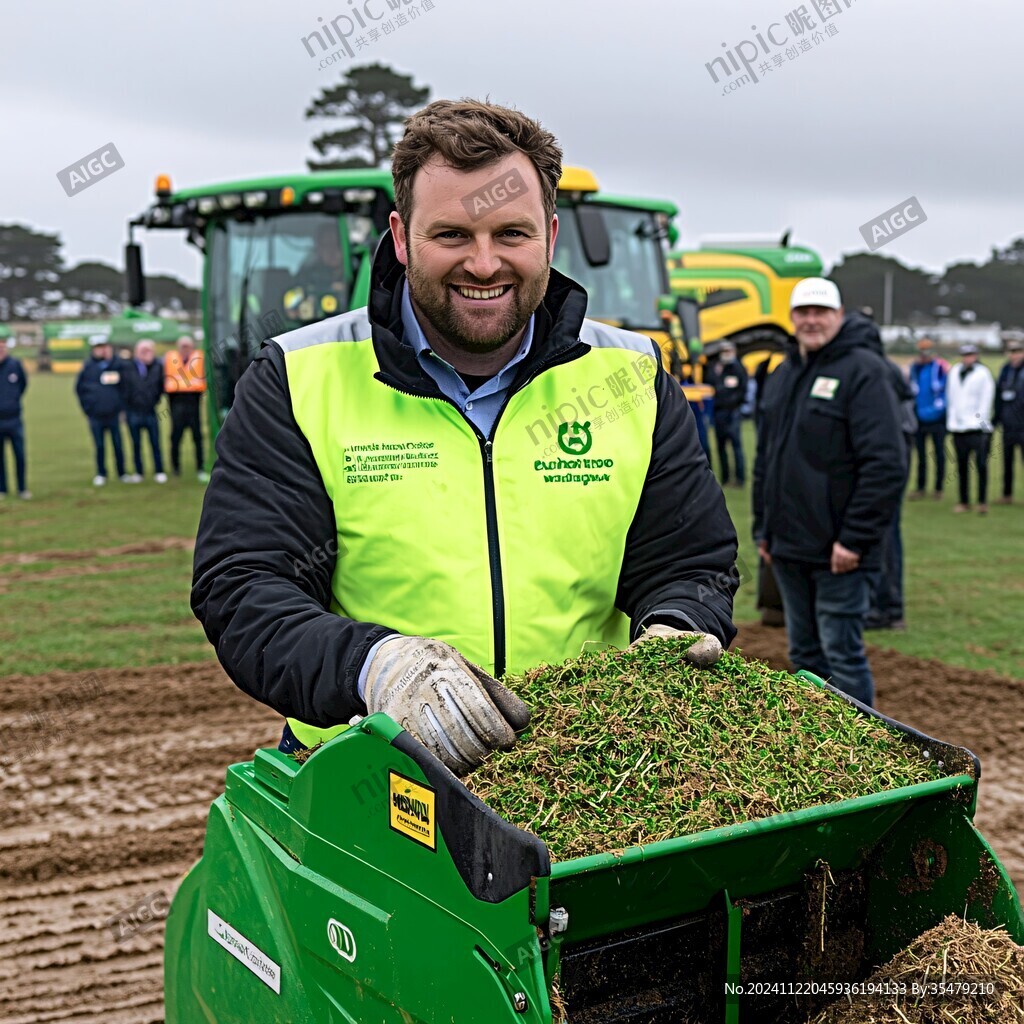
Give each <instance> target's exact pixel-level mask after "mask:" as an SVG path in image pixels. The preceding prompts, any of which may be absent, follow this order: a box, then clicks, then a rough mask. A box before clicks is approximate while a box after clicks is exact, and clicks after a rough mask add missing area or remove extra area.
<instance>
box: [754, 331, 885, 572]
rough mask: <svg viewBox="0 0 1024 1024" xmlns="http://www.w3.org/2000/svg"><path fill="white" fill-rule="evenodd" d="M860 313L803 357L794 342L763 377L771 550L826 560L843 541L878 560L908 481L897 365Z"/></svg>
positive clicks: (757, 478) (868, 559) (760, 524)
mask: <svg viewBox="0 0 1024 1024" xmlns="http://www.w3.org/2000/svg"><path fill="white" fill-rule="evenodd" d="M881 353H882V345H881V340H880V339H879V336H878V329H877V328H876V327H875V325H874V324H873V323H872V322H871V321H870V320H868V319H867V318H866V317H864V316H862V315H861V314H860V313H851V314H850V315H849V316H847V317H846V319H845V320H844V321H843V325H842V327H841V328H840V331H839V334H838V335H836V337H835V338H834V339H833V340H832V341H831V342H830V343H829V344H828V345H826V346H825V347H824V348H823V349H821V350H820V351H819V352H817V353H815V354H812V355H811V357H810V358H809V359H808V360H807V361H806V362H804V361H803V360H801V358H800V355H799V352H798V350H797V348H796V346H795V345H793V346H792V348H791V351H790V353H789V355H788V357H787V359H786V360H785V362H783V363H781V364H780V365H779V367H778V368H777V369H776V370H775V372H774V373H772V374H771V375H770V376H769V377H768V379H767V382H766V384H765V395H764V406H763V411H764V420H763V423H762V425H761V430H760V432H759V434H758V439H757V458H756V461H755V464H754V494H753V499H754V538H755V540H760V539H762V538H763V539H765V540H767V541H768V550H769V551H770V552H771V554H772V556H773V557H778V558H783V559H788V560H791V561H796V562H803V563H807V564H811V565H816V566H826V565H828V564H829V562H830V559H831V553H832V545H833V543H834V542H835V541H837V540H838V541H839V543H840V544H842V545H843V546H844V547H847V548H850V550H852V551H856V552H857V553H858V554H860V556H861V567H862V568H866V569H872V568H875V567H877V566H878V565H879V564H880V562H881V551H880V544H881V541H882V538H883V536H884V534H885V532H886V531H887V530H888V529H889V527H890V525H891V523H892V519H893V516H894V515H895V512H896V507H897V505H898V503H899V499H900V493H901V490H902V487H903V482H904V472H905V462H904V459H905V443H904V440H903V434H902V431H901V429H900V416H899V409H898V407H897V399H896V394H895V390H894V387H893V382H892V379H891V371H890V369H889V367H888V366H887V365H886V362H885V359H884V357H883V356H882V354H881Z"/></svg>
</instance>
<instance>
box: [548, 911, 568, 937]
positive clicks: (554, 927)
mask: <svg viewBox="0 0 1024 1024" xmlns="http://www.w3.org/2000/svg"><path fill="white" fill-rule="evenodd" d="M568 927H569V911H568V910H566V909H565V907H552V908H551V913H550V914H549V915H548V931H549V932H550V933H551V934H552V935H561V934H562V932H564V931H565V930H566V929H567V928H568Z"/></svg>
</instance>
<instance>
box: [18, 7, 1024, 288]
mask: <svg viewBox="0 0 1024 1024" xmlns="http://www.w3.org/2000/svg"><path fill="white" fill-rule="evenodd" d="M354 2H355V0H289V2H288V3H280V2H272V0H245V2H244V3H242V2H233V0H165V2H163V3H160V4H156V3H152V2H150V3H129V2H126V0H91V2H89V3H80V2H79V3H71V2H67V0H51V2H49V3H47V4H45V5H38V4H24V5H21V4H19V5H15V4H14V3H5V4H4V5H3V8H2V10H3V13H2V14H0V125H2V126H3V138H4V141H5V146H4V154H3V157H2V161H0V166H2V168H3V169H2V172H0V173H2V181H3V188H2V191H0V222H10V221H15V222H20V223H25V224H28V225H31V226H33V227H35V228H41V229H45V230H48V231H54V232H59V234H60V236H61V237H62V239H63V240H64V243H65V247H64V254H65V257H66V259H67V261H68V263H69V264H73V263H75V262H78V261H79V260H82V259H99V260H103V261H106V262H109V263H113V264H115V265H117V266H120V265H121V264H122V246H123V244H124V241H125V233H126V228H125V224H126V222H127V220H128V218H129V217H130V216H133V215H135V214H137V213H138V212H140V211H141V210H142V209H143V208H144V207H145V206H147V205H148V204H149V202H150V201H151V197H152V183H153V179H154V176H155V175H156V174H157V173H161V172H163V173H168V174H170V175H171V177H172V181H173V183H174V185H175V186H176V187H184V186H194V185H200V184H203V183H207V182H216V181H222V180H230V179H232V178H236V177H238V178H240V177H248V176H252V175H257V174H261V173H264V172H266V173H285V172H288V171H293V170H294V171H301V170H304V168H305V164H304V161H305V159H306V157H307V156H310V155H312V154H311V150H310V147H309V139H310V138H311V137H312V136H313V135H315V134H317V133H319V132H321V131H323V130H325V128H326V127H327V123H326V122H323V121H306V120H305V119H304V118H303V116H302V114H303V110H304V109H305V107H306V106H307V104H308V103H309V102H310V100H311V99H312V98H313V97H314V96H315V95H317V94H318V92H319V90H320V89H321V88H322V87H324V86H327V85H329V84H332V83H334V82H336V81H337V80H338V79H339V77H340V74H339V70H337V69H338V68H342V69H343V68H344V67H345V66H348V65H351V64H352V63H368V62H370V61H375V60H377V61H381V62H384V63H388V64H392V65H393V66H395V67H396V68H397V69H399V70H401V71H402V72H405V73H411V74H413V75H414V80H415V82H416V83H417V84H418V85H428V86H429V87H430V88H431V98H440V97H459V96H472V97H478V98H483V97H485V96H489V97H490V99H492V100H493V101H495V102H501V103H507V104H510V105H514V106H517V107H519V108H520V109H522V110H523V111H525V112H527V113H528V114H530V115H531V116H534V117H536V118H538V119H539V120H540V121H542V122H543V123H544V125H545V126H546V127H548V128H549V129H551V130H552V131H553V132H554V133H555V135H556V136H557V137H558V138H559V139H560V141H561V143H562V146H563V149H564V151H565V158H566V162H567V163H573V164H580V165H583V166H585V167H589V168H591V169H592V170H593V171H594V172H595V173H596V174H597V176H598V179H599V181H600V183H601V185H602V187H603V188H606V189H608V190H610V191H615V192H622V193H636V194H647V195H657V196H662V197H667V198H670V199H673V200H674V201H675V202H677V203H678V204H679V206H680V208H681V215H680V220H679V226H680V229H681V233H682V242H683V243H684V244H686V245H696V243H697V242H698V241H699V239H700V238H701V237H702V236H707V235H716V234H718V235H720V234H723V233H731V234H737V233H744V234H750V233H757V234H766V233H767V234H778V233H781V231H782V230H783V229H785V228H787V227H791V228H792V229H793V232H794V234H793V238H794V241H796V242H800V243H803V244H807V245H810V246H812V247H813V248H816V249H817V250H818V251H819V252H821V253H822V255H823V256H824V257H825V258H826V260H827V261H828V262H830V263H831V262H832V261H834V260H836V259H837V258H838V257H839V256H840V255H841V254H842V253H848V252H854V251H859V250H863V249H864V248H865V245H864V242H863V240H862V238H861V235H860V232H859V227H860V226H861V225H862V224H864V223H865V222H867V221H869V220H870V219H872V218H873V217H875V216H877V215H878V214H881V213H882V212H884V211H885V210H887V209H889V208H890V207H893V206H895V205H896V204H897V203H900V202H901V201H902V200H904V199H906V198H908V197H909V196H911V195H914V196H916V197H917V198H918V199H919V201H920V203H921V205H922V207H923V209H924V211H925V213H926V215H927V218H928V220H927V223H923V224H921V226H919V227H917V228H915V229H914V230H913V231H911V232H909V233H908V234H906V235H904V236H903V237H901V238H898V239H896V240H894V241H893V242H891V243H890V244H889V245H887V246H885V247H884V248H883V249H882V250H881V252H882V253H886V254H892V255H894V256H898V257H899V258H901V259H902V260H904V261H905V262H908V263H910V264H911V265H917V266H924V267H927V268H929V269H938V268H941V267H942V266H943V265H945V264H947V263H950V262H953V261H956V260H963V259H984V258H985V257H987V255H988V253H989V250H990V248H991V246H992V245H1004V244H1006V243H1007V242H1009V241H1010V240H1011V239H1013V238H1014V237H1016V236H1017V235H1022V234H1024V188H1022V181H1024V132H1022V131H1021V123H1022V120H1024V118H1022V115H1021V103H1020V99H1021V92H1022V89H1021V86H1022V84H1024V62H1022V61H1021V58H1020V45H1021V41H1022V39H1024V7H1022V6H1021V5H1019V4H1016V3H1011V2H1010V0H998V2H997V0H973V2H971V3H964V2H963V0H931V2H929V3H908V2H906V0H900V2H899V3H895V2H893V0H889V2H887V3H884V4H883V2H882V0H836V2H838V4H839V6H840V7H842V8H843V10H842V12H841V13H839V14H837V15H834V16H833V17H831V18H830V19H828V21H827V22H826V23H825V24H826V25H831V26H833V29H834V33H833V34H832V35H826V34H822V36H821V37H820V40H819V42H818V43H817V44H816V45H815V44H813V43H811V41H810V36H811V32H810V31H809V30H808V31H806V32H805V33H804V35H803V37H798V36H795V35H794V32H793V29H792V27H791V26H790V25H789V23H788V22H787V17H786V16H787V14H788V13H790V12H792V11H793V10H794V9H796V8H798V7H799V6H800V5H798V4H796V3H794V2H793V0H730V2H729V3H721V4H715V3H711V2H705V3H701V4H698V3H693V2H690V0H682V2H673V0H660V2H655V0H510V2H508V3H495V2H491V3H485V2H484V0H433V3H434V7H433V10H430V11H423V10H422V0H417V3H418V5H419V8H420V12H421V13H420V16H419V17H418V18H416V19H415V20H412V21H409V23H408V24H406V25H404V26H403V27H401V28H400V29H398V30H397V31H395V32H392V33H391V34H390V35H389V36H381V38H379V39H378V40H377V41H376V42H374V43H372V44H370V45H368V46H367V47H366V48H365V49H363V50H360V51H359V52H358V53H356V54H355V57H354V59H353V60H351V61H348V60H346V62H344V63H341V64H336V65H335V69H328V70H320V69H319V66H318V60H317V59H313V58H311V57H310V56H309V55H308V53H307V51H306V48H305V47H304V46H303V43H302V38H303V37H304V36H308V35H309V34H310V33H311V32H313V31H314V30H315V29H317V28H318V27H319V24H320V23H319V21H318V19H320V18H322V19H324V20H325V21H328V22H330V21H331V20H332V19H334V18H336V17H337V16H338V15H340V14H345V13H346V12H347V11H349V9H350V5H351V4H352V3H354ZM363 2H364V0H359V4H360V6H362V4H363ZM392 2H395V0H392ZM821 2H822V0H819V3H821ZM847 2H850V7H849V8H848V9H846V7H845V5H846V3H847ZM387 6H388V4H387V0H369V10H370V11H371V12H372V13H382V14H385V15H386V16H388V17H390V16H392V13H393V12H390V11H388V10H387ZM804 6H805V7H806V10H807V13H808V14H809V16H810V17H811V19H812V20H814V21H815V22H818V23H820V21H821V18H820V15H819V13H818V12H817V11H816V10H815V4H814V2H813V0H808V3H807V4H806V5H804ZM773 25H774V26H775V27H774V28H772V26H773ZM819 27H820V26H819ZM769 29H771V35H769ZM758 35H760V38H761V40H762V41H763V44H764V47H765V48H767V50H768V52H767V53H765V52H764V49H763V48H762V46H761V45H760V44H759V43H758V39H757V37H758ZM801 38H804V39H807V41H808V44H809V45H810V46H811V49H810V50H806V51H800V52H799V54H798V55H797V56H796V59H794V60H791V59H788V58H787V57H786V50H787V48H788V47H790V46H792V45H793V44H794V42H796V43H799V41H800V39H801ZM772 40H776V41H778V42H780V43H782V44H783V45H781V46H778V47H776V46H774V45H773V43H772ZM744 41H747V42H746V43H745V44H744ZM723 43H724V44H725V47H724V48H723ZM754 51H757V58H756V63H755V65H754V73H755V74H756V75H757V78H758V81H756V82H753V81H751V82H749V83H748V84H745V85H738V84H737V85H735V86H734V89H733V91H731V92H729V93H727V94H725V95H723V88H724V87H725V86H726V84H727V83H729V82H737V81H738V79H739V78H740V74H741V73H742V72H737V73H733V74H732V76H731V78H730V77H727V76H726V75H725V72H724V71H723V70H722V65H721V63H719V64H718V65H716V66H715V73H716V74H717V75H718V77H719V78H720V81H719V83H718V84H715V82H714V81H713V80H712V76H711V74H709V72H708V70H707V67H706V65H707V64H708V63H709V62H711V61H714V60H715V58H716V57H720V56H725V57H726V59H727V55H728V53H733V54H736V53H737V52H738V53H740V54H752V53H753V52H754ZM776 55H781V58H782V66H781V67H775V68H773V70H772V71H770V72H769V73H768V74H766V75H763V74H761V73H760V72H759V71H758V70H757V69H758V68H759V67H760V64H761V63H772V62H773V59H774V57H775V56H776ZM109 142H113V143H114V145H115V146H116V147H117V149H118V150H119V152H120V154H121V156H122V157H123V159H124V161H125V166H124V168H123V169H122V170H119V171H117V172H116V173H114V174H113V175H111V176H110V177H109V178H107V179H105V180H103V181H100V182H97V183H96V184H95V185H93V186H92V187H90V188H89V189H87V190H86V191H83V192H80V193H78V194H76V195H75V196H74V197H73V198H68V197H67V196H66V195H65V193H64V191H63V189H62V188H61V185H60V183H59V182H58V180H57V176H56V174H57V171H59V170H61V169H62V168H64V167H66V166H68V165H69V164H71V163H73V162H74V161H75V160H77V159H79V158H80V157H83V156H85V155H86V154H88V153H91V152H92V151H94V150H95V149H97V148H98V147H100V146H102V145H104V144H106V143H109ZM145 243H146V269H147V272H149V273H155V272H159V271H164V272H170V273H174V274H177V275H179V276H181V277H183V278H184V279H185V280H187V281H189V282H190V283H193V284H195V283H198V280H199V276H198V271H199V262H198V259H197V258H196V256H195V255H194V253H193V252H192V250H191V249H189V248H188V247H186V246H185V244H184V242H183V240H182V236H181V235H180V234H177V233H174V234H171V233H166V232H165V233H156V232H150V233H148V234H147V235H146V236H145Z"/></svg>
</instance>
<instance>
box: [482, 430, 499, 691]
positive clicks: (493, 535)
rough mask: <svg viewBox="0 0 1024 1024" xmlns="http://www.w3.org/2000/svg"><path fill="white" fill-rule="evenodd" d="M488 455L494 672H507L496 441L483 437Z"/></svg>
mask: <svg viewBox="0 0 1024 1024" xmlns="http://www.w3.org/2000/svg"><path fill="white" fill-rule="evenodd" d="M480 441H481V451H482V454H483V457H484V506H485V507H486V509H487V552H488V557H489V559H490V563H491V611H492V616H493V619H494V675H495V678H500V677H501V676H502V675H504V673H505V590H504V586H503V583H502V578H501V551H500V550H499V548H498V506H497V503H496V502H495V500H494V457H493V456H494V443H493V442H492V441H489V440H485V439H484V438H480Z"/></svg>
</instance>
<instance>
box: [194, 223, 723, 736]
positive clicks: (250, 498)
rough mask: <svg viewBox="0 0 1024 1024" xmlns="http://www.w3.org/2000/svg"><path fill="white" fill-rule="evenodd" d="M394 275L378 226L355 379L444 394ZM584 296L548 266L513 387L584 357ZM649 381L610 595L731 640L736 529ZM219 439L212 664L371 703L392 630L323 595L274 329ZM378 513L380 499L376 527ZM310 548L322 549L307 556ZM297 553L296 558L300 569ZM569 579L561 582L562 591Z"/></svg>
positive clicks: (356, 707) (270, 684) (309, 707)
mask: <svg viewBox="0 0 1024 1024" xmlns="http://www.w3.org/2000/svg"><path fill="white" fill-rule="evenodd" d="M403 279H404V268H403V267H402V266H401V265H400V264H399V263H398V262H397V260H396V259H395V257H394V252H393V246H392V243H391V239H390V237H388V236H385V238H384V240H383V242H382V243H381V245H380V247H379V249H378V252H377V257H376V258H375V260H374V267H373V275H372V289H371V300H370V307H369V310H368V314H369V318H370V322H371V324H372V337H373V346H374V350H375V352H376V355H377V358H378V360H379V363H380V367H381V369H380V372H378V373H377V374H375V375H374V379H371V380H367V381H366V382H365V384H364V385H363V386H366V387H396V388H401V389H403V390H406V391H408V392H410V393H413V394H422V395H423V396H424V397H425V398H426V399H437V398H441V397H442V396H441V392H440V391H439V390H438V388H437V385H436V384H435V383H434V381H433V380H432V379H430V378H429V377H428V376H426V375H425V374H424V372H423V371H422V370H421V369H420V365H419V362H418V360H417V358H416V354H415V352H414V351H413V349H412V347H411V346H410V345H409V344H407V343H405V342H404V340H403V325H402V318H401V297H402V283H403ZM586 301H587V297H586V292H585V291H584V290H583V289H582V288H580V286H579V285H577V284H575V283H574V282H572V281H570V280H569V279H567V278H565V277H563V276H562V275H561V274H559V273H557V272H556V271H554V270H552V271H551V279H550V282H549V285H548V290H547V294H546V296H545V299H544V301H543V303H542V304H541V306H540V307H539V308H538V310H537V312H536V316H535V324H534V337H533V344H532V346H531V349H530V352H529V354H528V356H527V358H526V359H525V360H524V361H523V363H522V364H521V365H520V366H519V372H518V375H517V377H516V379H515V381H514V383H513V386H512V391H515V390H519V389H521V388H522V387H523V386H524V384H525V383H526V381H527V380H529V379H530V378H531V377H532V376H534V375H536V374H539V373H543V372H544V370H545V368H547V367H549V366H552V365H554V364H555V363H558V362H566V361H569V360H572V359H585V358H588V356H589V354H590V353H591V351H592V350H591V349H590V347H589V346H588V345H585V344H583V343H581V342H580V341H579V331H580V327H581V325H582V323H583V318H584V313H585V311H586ZM651 344H652V351H653V352H654V353H655V354H657V349H656V348H655V347H654V343H653V342H652V343H651ZM595 362H596V360H595ZM658 365H659V367H660V359H659V362H658ZM603 372H604V371H601V370H595V373H596V374H597V375H598V376H602V375H603ZM595 379H597V377H595ZM655 389H656V400H657V403H658V412H657V416H656V420H655V427H654V431H655V433H654V443H653V452H652V456H651V462H650V466H649V468H648V472H647V479H646V484H645V489H644V492H643V495H642V497H641V500H640V503H639V505H638V507H637V510H636V514H635V516H634V519H633V523H632V525H631V527H630V530H629V532H628V535H627V537H626V538H625V551H624V555H623V562H622V571H621V576H620V579H619V589H618V598H617V600H616V604H617V606H618V607H619V608H621V609H622V611H623V612H625V613H626V614H628V615H629V616H630V618H631V620H632V627H633V634H634V635H636V633H638V632H639V630H640V628H641V627H642V626H644V625H647V624H650V623H652V622H664V623H666V624H669V625H676V626H678V627H679V628H684V629H687V628H694V627H696V628H697V629H700V630H702V631H705V632H708V633H713V634H715V635H716V636H718V637H719V638H720V639H721V640H722V641H723V643H727V642H728V641H730V640H731V639H732V637H733V636H734V635H735V632H736V631H735V628H734V626H733V625H732V621H731V618H732V597H733V593H734V591H735V588H736V573H735V569H734V564H735V559H736V532H735V529H734V528H733V525H732V522H731V520H730V519H729V514H728V511H727V510H726V507H725V502H724V500H723V497H722V492H721V489H720V488H719V486H718V484H717V483H716V481H715V478H714V476H713V475H712V473H711V469H710V467H709V465H708V462H707V459H706V458H705V456H704V452H703V450H702V449H701V447H700V443H699V441H698V439H697V430H696V424H695V422H694V419H693V414H692V413H691V412H690V409H689V407H688V405H687V403H686V400H685V399H684V397H683V394H682V391H681V390H680V388H679V385H678V384H677V383H676V382H675V381H674V380H673V379H672V378H671V377H670V376H669V375H668V374H666V373H665V372H664V371H663V370H660V369H659V371H658V375H657V377H656V378H655ZM216 449H217V461H216V463H215V464H214V468H213V474H212V478H211V480H210V484H209V487H208V488H207V491H206V497H205V500H204V504H203V513H202V517H201V520H200V523H199V533H198V537H197V539H196V546H195V564H194V575H193V586H192V608H193V610H194V612H195V614H196V616H197V617H198V619H199V620H200V622H202V624H203V627H204V629H205V630H206V635H207V636H208V637H209V639H210V641H211V642H212V643H213V644H214V646H215V647H216V650H217V656H218V657H219V659H220V661H221V664H222V665H223V666H224V668H225V670H226V671H227V673H228V675H229V676H230V677H231V678H232V679H233V680H234V681H235V683H236V684H237V685H238V686H239V687H240V688H241V689H243V690H244V691H245V692H246V693H249V694H251V695H252V696H253V697H255V698H257V699H258V700H261V701H263V702H264V703H266V704H268V705H270V706H271V707H272V708H274V709H275V710H277V711H278V712H280V713H281V714H283V715H288V716H292V717H295V718H298V719H300V720H302V721H304V722H308V723H310V724H311V725H318V726H328V725H332V724H336V723H338V722H345V721H347V720H348V719H349V718H350V717H351V716H352V715H353V714H355V713H360V714H363V713H365V705H364V704H363V702H362V700H361V699H360V698H359V696H358V693H357V688H356V684H357V679H358V675H359V671H360V668H361V667H362V665H363V662H364V660H365V658H366V654H367V652H368V651H369V649H370V647H372V646H373V644H374V643H375V642H376V641H377V640H379V639H381V638H382V637H384V636H387V635H388V634H391V633H394V632H395V631H394V630H393V629H391V628H389V627H388V625H387V624H386V623H372V622H359V621H355V620H353V619H349V618H344V617H342V616H339V615H337V614H334V613H333V612H330V611H328V610H327V609H328V607H329V602H330V595H331V577H332V575H333V573H334V569H335V554H334V553H335V552H336V544H337V532H336V528H335V510H334V505H333V503H332V501H331V499H330V498H329V497H328V494H327V492H326V490H325V487H324V482H323V479H322V477H321V474H320V471H319V469H318V467H317V465H316V463H315V461H314V459H313V454H312V451H311V449H310V446H309V444H308V442H307V441H306V439H305V437H304V436H303V434H302V433H301V431H300V430H299V428H298V426H297V425H296V422H295V419H294V416H293V414H292V409H291V406H290V401H289V392H288V388H287V383H286V368H285V361H284V355H283V353H282V351H281V349H280V347H279V346H278V345H277V344H275V343H273V342H269V343H267V344H266V345H265V346H264V347H263V349H262V350H261V352H260V353H259V355H257V357H256V359H255V360H254V361H253V363H252V365H250V367H249V368H248V369H247V370H246V372H245V373H244V375H243V376H242V378H241V380H240V381H239V384H238V387H237V389H236V392H235V401H234V405H233V406H232V408H231V412H230V413H229V414H228V416H227V419H226V420H225V423H224V427H223V429H222V430H221V432H220V435H219V437H218V438H217V445H216ZM386 515H387V512H386V509H383V508H382V510H381V528H382V529H387V521H386ZM427 528H428V527H425V529H427ZM538 529H543V526H542V525H539V526H538ZM609 543H611V544H621V543H622V538H609ZM310 552H317V553H318V555H321V554H322V555H323V556H324V557H322V559H321V558H319V557H318V558H316V559H311V558H310V557H309V553H310ZM296 565H304V566H305V568H303V569H302V570H301V571H296V568H295V566H296ZM409 571H410V572H412V573H415V571H416V567H415V566H410V567H409ZM484 571H486V567H484ZM572 583H573V581H571V580H567V581H566V590H567V593H571V589H572Z"/></svg>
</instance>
